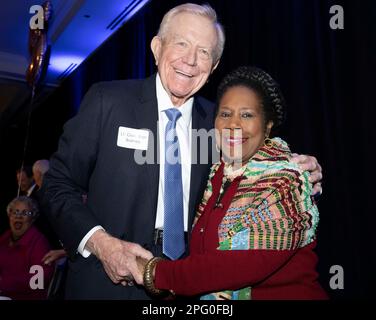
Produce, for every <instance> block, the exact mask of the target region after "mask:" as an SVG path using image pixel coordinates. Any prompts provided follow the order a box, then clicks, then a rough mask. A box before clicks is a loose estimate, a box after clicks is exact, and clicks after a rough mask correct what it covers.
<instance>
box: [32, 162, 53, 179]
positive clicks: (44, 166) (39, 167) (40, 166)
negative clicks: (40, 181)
mask: <svg viewBox="0 0 376 320" xmlns="http://www.w3.org/2000/svg"><path fill="white" fill-rule="evenodd" d="M49 169H50V162H49V161H48V160H44V159H43V160H37V161H35V163H34V165H33V170H35V171H39V172H40V173H41V174H42V175H44V174H45V173H46V172H47V171H48V170H49Z"/></svg>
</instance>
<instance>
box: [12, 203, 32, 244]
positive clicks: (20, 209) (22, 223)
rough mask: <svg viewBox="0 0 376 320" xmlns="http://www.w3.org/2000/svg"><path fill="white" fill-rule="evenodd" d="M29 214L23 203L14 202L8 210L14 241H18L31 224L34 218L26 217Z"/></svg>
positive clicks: (27, 207) (26, 206)
mask: <svg viewBox="0 0 376 320" xmlns="http://www.w3.org/2000/svg"><path fill="white" fill-rule="evenodd" d="M29 212H30V208H29V206H28V205H27V204H25V203H23V202H16V203H15V204H14V206H13V208H12V210H10V212H9V214H8V216H9V224H10V230H11V232H12V236H13V239H14V240H18V239H20V238H21V237H22V236H23V235H24V233H25V232H26V231H27V230H28V229H29V228H30V227H31V225H32V224H33V221H34V218H33V217H32V216H30V215H27V213H29Z"/></svg>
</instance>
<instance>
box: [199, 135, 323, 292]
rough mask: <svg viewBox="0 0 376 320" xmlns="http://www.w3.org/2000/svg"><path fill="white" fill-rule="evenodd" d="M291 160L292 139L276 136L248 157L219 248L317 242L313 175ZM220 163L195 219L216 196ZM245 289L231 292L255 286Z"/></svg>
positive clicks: (222, 228) (289, 247)
mask: <svg viewBox="0 0 376 320" xmlns="http://www.w3.org/2000/svg"><path fill="white" fill-rule="evenodd" d="M290 159H291V152H290V149H289V147H288V145H287V143H286V142H285V141H283V140H282V139H280V138H273V139H272V144H271V146H266V145H264V146H263V147H261V148H260V149H259V150H258V152H257V153H256V154H255V155H254V156H253V157H252V158H251V159H250V160H249V162H248V164H247V166H246V168H245V170H244V173H243V179H242V180H241V181H240V184H239V187H238V190H237V192H236V194H235V196H234V198H233V199H232V202H231V205H230V207H229V208H228V210H227V212H226V214H225V216H224V217H223V219H222V222H221V223H220V224H219V226H218V238H219V243H218V250H257V249H266V250H294V249H297V248H301V247H304V246H306V245H307V244H309V243H311V242H312V241H314V239H315V237H316V228H317V225H318V222H319V212H318V209H317V206H316V205H315V203H314V201H313V200H312V197H311V194H312V185H311V183H310V182H309V180H308V178H309V173H308V172H307V171H302V170H301V169H300V168H299V167H298V165H296V164H295V163H292V162H290V161H289V160H290ZM220 165H221V163H217V164H214V165H213V166H212V168H211V172H210V175H209V180H208V184H207V188H206V190H205V193H204V196H203V199H202V202H201V204H200V205H199V208H198V211H197V215H196V219H195V221H197V219H198V218H199V217H200V215H201V214H202V213H203V212H204V208H205V206H206V204H207V202H208V200H209V198H210V196H211V195H212V184H211V180H212V178H213V177H214V175H215V174H216V172H217V170H218V168H219V167H220ZM245 289H246V290H240V291H238V292H232V293H230V292H227V293H229V294H232V296H233V298H236V297H235V296H239V294H244V293H247V294H248V292H249V291H250V288H245ZM248 290H249V291H248ZM234 295H235V296H234ZM203 298H204V297H203ZM204 299H205V298H204Z"/></svg>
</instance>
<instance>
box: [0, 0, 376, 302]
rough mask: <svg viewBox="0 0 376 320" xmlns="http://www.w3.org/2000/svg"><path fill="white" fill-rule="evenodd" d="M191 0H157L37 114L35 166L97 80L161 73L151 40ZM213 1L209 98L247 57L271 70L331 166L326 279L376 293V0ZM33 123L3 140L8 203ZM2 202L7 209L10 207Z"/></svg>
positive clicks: (301, 137)
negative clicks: (220, 44)
mask: <svg viewBox="0 0 376 320" xmlns="http://www.w3.org/2000/svg"><path fill="white" fill-rule="evenodd" d="M183 2H184V1H165V0H152V1H151V2H150V3H149V4H148V5H147V6H146V7H145V8H144V9H143V10H142V11H140V12H139V13H138V14H137V16H135V17H134V18H133V19H132V20H131V21H129V22H128V23H127V24H126V25H124V26H123V27H122V28H121V29H120V30H119V31H118V32H117V33H116V34H115V35H113V36H112V37H111V39H110V40H109V41H108V42H106V43H105V44H104V45H103V46H102V47H100V48H99V49H98V50H96V52H94V53H93V54H92V55H91V56H90V57H89V59H88V60H87V61H85V62H84V63H83V64H82V65H81V66H80V67H79V68H78V69H77V70H76V71H75V72H74V73H73V74H72V75H71V76H70V77H69V78H68V79H66V80H65V81H64V83H63V84H62V85H61V87H60V88H59V89H57V90H56V91H55V92H54V93H53V94H52V95H51V96H50V97H49V98H48V99H47V100H46V101H45V102H44V103H43V104H42V105H41V106H40V107H38V108H37V109H36V110H35V111H34V112H33V117H32V132H31V139H30V143H29V148H28V155H27V161H28V162H29V163H32V162H33V161H34V160H36V159H40V158H48V157H49V156H50V155H51V154H52V153H53V152H54V151H55V150H56V147H57V142H58V138H59V135H60V134H61V132H62V126H63V124H64V123H65V122H66V121H67V120H68V119H69V118H70V117H71V116H73V115H74V114H75V113H76V112H77V110H78V107H79V103H80V100H81V98H82V96H83V95H84V94H85V92H86V91H87V90H88V88H89V87H90V86H91V85H92V84H93V83H95V82H97V81H106V80H114V79H124V78H142V77H145V76H149V75H150V74H152V73H153V72H154V71H155V67H154V61H153V58H152V55H151V51H150V47H149V43H150V40H151V39H152V36H153V35H155V34H156V32H157V29H158V25H159V23H160V21H161V19H162V16H163V14H164V13H165V12H166V11H167V10H168V9H170V8H171V7H173V6H175V5H177V4H180V3H183ZM192 2H196V3H201V2H197V1H192ZM208 3H210V4H211V5H212V6H213V7H214V8H215V9H216V10H217V12H218V15H219V18H220V20H221V21H222V23H223V24H224V26H225V29H226V34H227V43H226V47H225V52H224V55H223V59H222V61H221V63H220V66H219V68H218V70H217V71H215V73H214V74H213V76H212V77H211V78H210V81H209V83H208V84H207V85H206V86H205V88H204V89H203V90H202V91H201V93H202V95H203V96H205V97H207V98H209V99H212V100H214V99H215V91H216V87H217V85H218V83H219V81H220V79H221V78H222V76H223V75H224V74H225V73H226V72H228V71H230V70H231V69H232V68H234V67H237V66H239V65H244V64H251V65H256V66H258V67H260V68H263V69H265V70H266V71H268V72H269V73H270V74H271V75H272V76H273V77H274V78H276V79H277V80H278V81H279V83H280V85H281V87H282V90H283V92H284V94H285V97H286V100H287V102H288V120H287V123H286V125H285V126H284V128H283V131H282V133H281V135H282V137H284V138H285V139H287V141H288V142H289V143H290V145H291V147H292V149H293V150H294V151H295V152H299V153H304V154H311V155H315V156H316V157H317V158H318V159H319V162H320V163H321V165H322V167H323V172H324V180H323V189H324V193H323V195H322V197H321V199H320V201H319V209H320V212H321V221H320V227H319V247H318V254H319V258H320V262H319V272H320V277H321V282H322V284H323V285H324V286H325V288H326V289H327V290H328V292H329V294H330V295H331V296H332V297H333V298H335V299H343V298H366V297H368V298H370V297H371V289H372V288H374V285H375V275H374V271H375V270H376V268H375V251H376V249H375V244H376V242H375V232H374V230H375V227H376V219H375V215H376V214H375V209H374V208H373V206H371V199H372V198H373V196H374V188H375V187H374V174H373V173H374V170H372V169H371V168H372V167H374V157H373V156H371V149H373V148H374V145H375V143H374V138H375V135H374V130H371V129H373V127H374V126H375V125H374V117H373V115H374V111H373V110H374V108H375V98H374V97H375V95H374V94H375V89H374V87H375V70H376V68H375V67H376V66H375V57H376V48H375V46H376V45H375V41H376V30H375V18H376V2H375V1H372V0H370V1H361V0H360V1H343V0H342V1H329V0H262V1H261V0H253V1H244V0H231V1H230V0H211V1H208ZM334 4H339V5H342V6H343V8H344V12H345V25H344V27H345V28H344V30H332V29H331V28H330V27H329V20H330V17H331V14H329V9H330V7H331V6H332V5H334ZM93 36H95V35H93ZM15 124H17V125H16V126H15ZM24 127H25V118H24V116H23V115H22V113H20V114H19V115H17V117H15V118H14V119H12V122H11V123H9V130H8V134H7V135H6V136H4V137H5V138H4V137H3V139H2V140H1V143H2V145H1V153H2V156H3V155H5V156H6V161H7V165H6V166H5V167H2V168H1V170H2V172H1V174H2V176H4V181H5V183H2V184H3V187H2V190H1V191H2V194H3V195H5V196H6V197H7V198H6V197H5V198H6V199H7V200H8V199H9V198H11V197H12V196H14V195H15V189H16V186H15V170H16V168H17V167H18V166H19V165H20V160H21V156H20V155H21V151H22V148H21V147H20V146H21V144H22V139H23V134H24V129H23V128H24ZM10 187H12V188H13V189H11V188H10ZM5 198H4V199H5ZM3 202H5V203H6V201H3ZM1 209H2V211H3V212H4V207H2V208H1ZM333 265H340V266H342V267H343V269H344V289H343V290H332V289H330V287H329V281H330V278H331V276H332V275H331V274H330V273H329V270H330V267H331V266H333Z"/></svg>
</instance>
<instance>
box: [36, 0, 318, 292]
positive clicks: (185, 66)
mask: <svg viewBox="0 0 376 320" xmlns="http://www.w3.org/2000/svg"><path fill="white" fill-rule="evenodd" d="M224 41H225V37H224V32H223V29H222V27H221V25H220V24H219V23H218V22H217V18H216V13H215V11H214V10H213V9H212V8H211V7H210V6H207V5H204V6H199V5H193V4H185V5H180V6H178V7H175V8H173V9H171V10H170V11H169V12H168V13H167V14H166V15H165V17H164V18H163V21H162V23H161V26H160V30H159V33H158V35H157V36H156V37H154V38H153V40H152V42H151V49H152V51H153V54H154V57H155V61H156V64H157V66H158V73H157V74H156V75H153V76H151V77H150V78H147V79H145V80H125V81H113V82H108V83H99V84H95V85H94V86H93V87H92V88H91V89H90V91H89V92H88V93H87V95H86V97H85V99H84V101H83V102H82V105H81V108H80V112H79V113H78V115H77V116H76V117H75V118H73V119H72V120H70V121H69V122H68V123H67V124H66V125H65V128H64V134H63V135H62V137H61V140H60V144H59V149H58V151H57V152H56V153H55V155H54V156H53V157H52V159H51V166H50V170H49V172H48V173H47V174H46V176H45V180H44V184H43V188H42V189H43V192H44V202H45V204H46V205H47V206H48V207H49V210H48V212H50V218H51V220H52V222H53V225H54V226H55V228H56V231H57V232H58V234H59V236H60V239H61V240H62V241H63V243H64V246H65V248H66V249H67V251H68V253H69V255H70V257H71V259H70V263H69V272H68V279H67V285H66V288H67V292H66V297H67V298H68V299H146V298H148V296H147V295H146V293H145V292H144V291H143V290H142V289H141V288H138V287H135V286H132V281H131V278H130V274H131V270H132V268H133V267H134V266H135V264H134V262H135V259H136V256H142V257H144V258H150V256H149V252H148V251H146V250H144V249H143V248H142V246H144V247H147V248H148V250H151V251H152V252H153V253H154V254H164V255H165V256H167V257H169V258H171V259H176V258H178V257H180V256H181V255H182V254H184V250H185V244H186V242H187V238H188V236H187V234H189V231H190V229H191V225H192V221H193V217H194V211H195V210H194V209H195V206H196V204H197V203H198V201H199V200H200V199H201V196H202V192H203V189H204V187H205V183H206V179H207V175H208V170H209V167H210V164H211V159H210V156H209V158H207V159H206V161H204V163H202V162H201V163H198V164H195V163H194V162H193V161H192V157H193V156H194V157H195V158H196V159H200V156H199V155H198V152H199V151H198V150H199V149H200V148H199V146H198V147H197V149H198V150H196V148H195V147H193V145H194V144H193V143H192V129H198V130H199V129H204V130H207V131H209V130H211V129H212V128H213V119H214V105H213V104H212V103H210V102H209V101H207V100H205V99H203V98H201V97H198V96H196V93H197V92H198V90H199V89H201V87H202V86H203V85H204V84H205V83H206V82H207V80H208V78H209V76H210V74H211V73H212V72H213V71H214V70H215V68H216V67H217V65H218V63H219V60H220V57H221V55H222V51H223V47H224ZM170 133H172V136H169V134H170ZM171 137H172V138H171ZM157 138H159V139H157ZM158 140H159V143H157V141H158ZM171 146H177V148H176V149H175V150H174V152H173V154H174V155H177V157H178V159H179V161H178V163H174V162H173V161H169V158H170V154H169V151H170V147H171ZM210 148H211V146H209V149H210ZM192 149H194V150H192ZM137 152H149V154H150V152H151V153H152V154H153V155H154V159H158V160H159V161H155V162H153V163H150V162H145V163H139V162H138V161H136V157H135V154H136V153H137ZM303 162H304V164H303V165H305V166H308V167H312V169H315V168H316V170H312V171H315V172H314V175H316V177H317V178H318V179H316V180H320V179H321V169H320V166H319V165H318V164H317V162H316V160H315V159H314V158H311V157H303ZM159 163H160V164H161V165H160V164H159ZM82 193H87V195H88V198H87V202H86V204H84V203H83V202H82V199H81V194H82ZM162 230H163V231H162Z"/></svg>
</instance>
